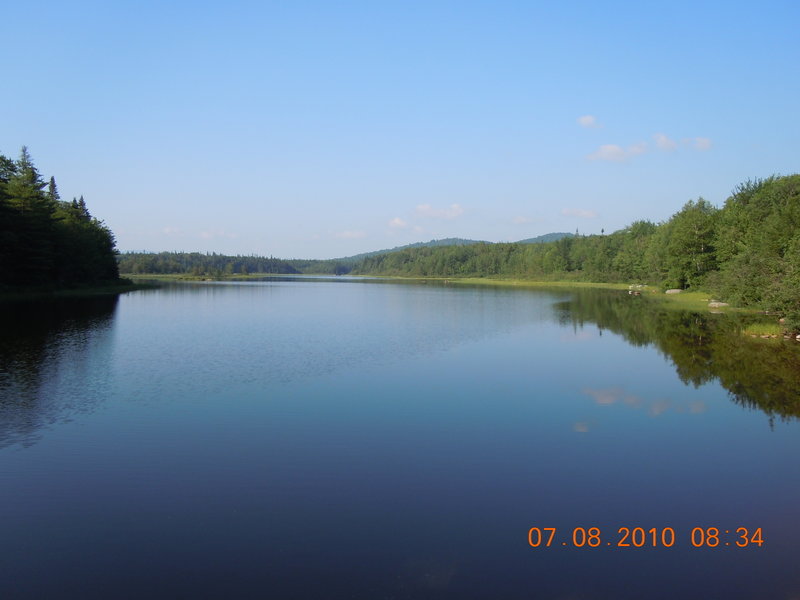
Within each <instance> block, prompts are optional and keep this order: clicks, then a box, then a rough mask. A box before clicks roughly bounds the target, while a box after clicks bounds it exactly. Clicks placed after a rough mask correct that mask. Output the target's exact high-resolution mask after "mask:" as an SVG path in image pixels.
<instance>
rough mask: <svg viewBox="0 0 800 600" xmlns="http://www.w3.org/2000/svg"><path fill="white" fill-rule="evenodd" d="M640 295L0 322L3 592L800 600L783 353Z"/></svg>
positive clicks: (107, 302) (70, 311)
mask: <svg viewBox="0 0 800 600" xmlns="http://www.w3.org/2000/svg"><path fill="white" fill-rule="evenodd" d="M633 302H638V300H633V299H631V298H630V297H628V296H627V295H621V294H616V293H613V292H587V291H584V292H576V293H572V292H569V291H531V290H518V289H512V288H488V287H482V288H463V287H452V286H436V285H432V284H427V285H409V284H393V283H378V282H352V281H343V280H336V281H315V280H288V281H278V280H276V281H271V282H259V283H241V284H202V285H200V284H196V285H175V286H170V287H165V288H163V289H160V290H153V291H143V292H134V293H130V294H127V295H124V296H121V297H119V299H116V298H104V299H94V300H90V301H80V300H71V301H60V302H56V303H54V302H40V303H27V304H25V305H20V304H10V305H9V304H6V305H3V313H4V321H3V327H4V331H5V334H4V335H3V340H2V342H0V446H2V447H1V448H0V483H1V487H0V540H2V542H1V543H0V597H3V598H6V597H8V598H45V597H47V598H59V597H69V598H204V597H209V598H211V597H236V598H249V597H252V598H387V599H388V598H398V599H399V598H447V599H450V598H556V599H561V598H576V599H577V598H580V599H594V598H601V599H604V598H793V597H797V596H798V594H800V570H798V569H797V568H796V563H797V556H798V547H799V545H798V542H799V541H800V522H799V521H798V518H797V514H798V511H797V507H798V506H800V478H799V477H798V476H799V475H800V460H798V457H800V423H799V422H798V419H797V416H796V415H797V414H798V413H800V409H799V408H798V404H797V398H796V392H795V390H797V389H800V385H797V384H798V379H797V378H798V377H800V373H798V369H797V368H796V367H797V365H798V364H800V363H798V362H797V361H798V360H799V359H798V352H797V349H796V348H794V347H793V346H791V345H790V344H789V343H783V342H766V341H765V342H764V343H759V344H756V342H751V341H748V340H743V338H741V336H737V335H736V334H735V333H731V331H730V326H729V323H728V322H727V321H725V320H724V318H723V317H713V316H698V315H684V314H679V313H669V314H668V313H662V312H661V311H659V310H658V309H657V308H654V307H652V306H649V305H644V304H632V303H633ZM759 342H760V340H759ZM748 344H749V345H748ZM798 346H800V344H798ZM742 353H744V354H742ZM748 357H749V359H750V360H747V359H748ZM793 361H794V362H793ZM728 363H730V364H728ZM793 377H794V379H792V378H793ZM793 400H794V403H793ZM532 527H540V528H544V527H555V528H556V530H557V531H556V534H555V536H554V541H553V542H552V544H551V546H550V547H543V546H542V547H539V548H532V547H531V546H530V545H529V543H528V531H529V529H530V528H532ZM578 527H582V528H585V529H588V528H590V527H597V528H599V529H600V532H601V533H600V535H601V542H600V545H599V546H598V547H596V548H591V547H588V545H584V546H583V547H575V542H574V541H573V531H574V530H575V528H578ZM622 527H628V528H631V529H633V528H635V527H641V528H643V529H645V530H649V529H650V528H654V527H655V528H657V529H658V531H659V532H660V531H661V530H662V529H664V528H667V527H671V528H673V529H674V531H675V538H676V541H675V544H674V545H673V546H671V547H668V548H667V547H663V545H659V546H657V547H652V545H645V546H644V547H641V548H636V547H619V546H618V545H617V543H618V542H619V541H620V539H621V537H622V534H620V533H619V529H620V528H622ZM695 527H702V528H703V529H704V530H706V529H707V528H710V527H716V528H718V529H719V530H720V533H719V545H718V546H716V547H708V546H704V547H694V546H693V545H692V544H691V540H690V533H691V531H692V529H693V528H695ZM740 527H744V528H747V529H748V532H749V533H748V535H749V536H750V537H753V536H752V534H753V532H755V531H756V530H757V529H759V528H761V534H762V537H763V544H760V545H759V544H757V543H754V542H753V543H749V544H748V545H747V547H744V548H740V547H737V546H736V542H737V541H740V539H741V538H740V537H738V535H740V534H736V529H737V528H740ZM725 531H728V532H730V533H728V534H726V533H724V532H725ZM577 536H578V538H577V540H576V541H577V542H580V541H581V540H580V531H579V532H578V534H577ZM712 543H713V542H712ZM565 544H566V545H565ZM726 544H727V545H726Z"/></svg>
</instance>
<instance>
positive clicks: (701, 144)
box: [693, 137, 711, 150]
mask: <svg viewBox="0 0 800 600" xmlns="http://www.w3.org/2000/svg"><path fill="white" fill-rule="evenodd" d="M693 141H694V147H695V149H696V150H710V149H711V140H710V139H709V138H707V137H696V138H694V140H693Z"/></svg>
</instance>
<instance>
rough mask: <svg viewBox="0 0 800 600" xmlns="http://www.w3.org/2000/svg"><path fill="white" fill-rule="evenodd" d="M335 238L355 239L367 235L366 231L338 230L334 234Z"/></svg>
mask: <svg viewBox="0 0 800 600" xmlns="http://www.w3.org/2000/svg"><path fill="white" fill-rule="evenodd" d="M335 235H336V237H337V238H342V239H344V240H356V239H359V238H363V237H367V232H366V231H338V232H337V233H336V234H335Z"/></svg>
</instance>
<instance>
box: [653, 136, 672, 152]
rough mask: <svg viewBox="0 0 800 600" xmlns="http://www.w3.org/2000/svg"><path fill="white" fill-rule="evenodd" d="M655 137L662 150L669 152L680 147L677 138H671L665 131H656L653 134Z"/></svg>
mask: <svg viewBox="0 0 800 600" xmlns="http://www.w3.org/2000/svg"><path fill="white" fill-rule="evenodd" d="M653 139H654V140H655V141H656V146H657V147H658V148H659V149H660V150H666V151H668V152H672V151H673V150H675V149H677V148H678V143H677V142H676V141H675V140H671V139H670V138H668V137H667V136H666V135H665V134H663V133H656V134H655V135H653Z"/></svg>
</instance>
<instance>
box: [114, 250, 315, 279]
mask: <svg viewBox="0 0 800 600" xmlns="http://www.w3.org/2000/svg"><path fill="white" fill-rule="evenodd" d="M119 269H120V271H121V272H122V273H132V274H137V275H138V274H151V275H179V274H185V275H194V276H209V277H223V276H228V275H247V274H249V273H284V274H296V273H299V272H300V271H298V270H297V269H295V268H294V267H293V266H292V265H290V264H289V263H288V262H287V261H285V260H280V259H278V258H272V257H270V258H267V257H263V256H226V255H224V254H216V253H212V254H202V253H200V252H158V253H153V252H125V253H123V254H121V255H120V257H119Z"/></svg>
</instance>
